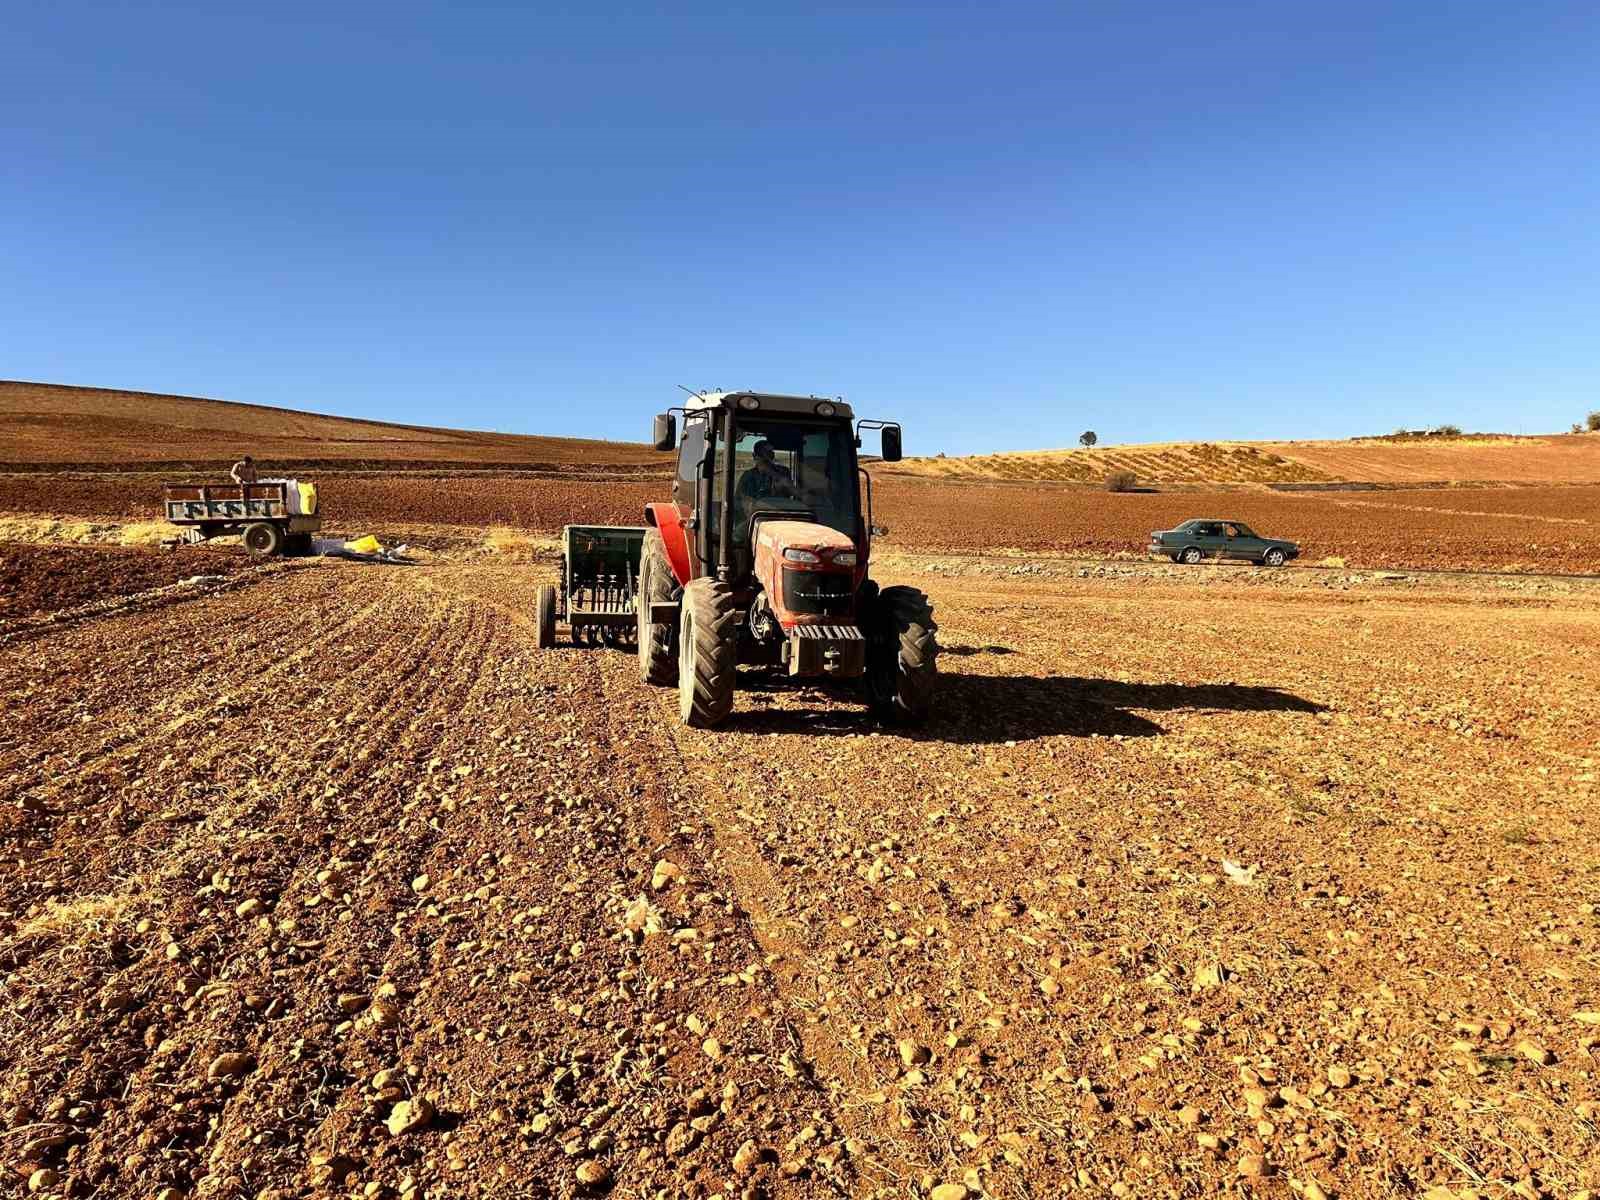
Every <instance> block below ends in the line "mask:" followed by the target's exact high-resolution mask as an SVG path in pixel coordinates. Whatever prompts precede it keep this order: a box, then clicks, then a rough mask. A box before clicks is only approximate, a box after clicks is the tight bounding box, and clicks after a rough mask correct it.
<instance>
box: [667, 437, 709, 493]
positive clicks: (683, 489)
mask: <svg viewBox="0 0 1600 1200" xmlns="http://www.w3.org/2000/svg"><path fill="white" fill-rule="evenodd" d="M705 452H706V422H705V419H704V418H701V419H699V420H695V419H693V418H691V419H689V420H687V421H685V422H684V426H683V441H682V443H680V445H679V447H678V477H677V479H675V480H674V481H673V484H672V499H673V500H674V501H675V502H676V503H678V504H682V505H686V506H688V507H690V508H693V507H694V489H695V484H696V482H697V481H698V473H699V470H700V460H701V458H703V457H704V456H705Z"/></svg>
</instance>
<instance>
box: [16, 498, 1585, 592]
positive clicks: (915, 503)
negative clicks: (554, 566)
mask: <svg viewBox="0 0 1600 1200" xmlns="http://www.w3.org/2000/svg"><path fill="white" fill-rule="evenodd" d="M320 479H321V484H322V486H321V491H322V496H323V505H324V511H325V512H326V514H327V519H328V520H329V521H330V522H332V523H334V524H335V525H336V526H337V527H338V528H339V529H341V530H343V531H347V532H367V531H373V532H377V533H379V534H380V535H391V536H393V537H396V538H400V539H404V540H411V541H417V540H421V541H423V542H428V541H429V540H430V539H432V540H434V541H438V540H440V539H443V540H446V541H449V542H453V543H459V542H460V541H461V540H463V538H465V539H466V540H469V541H472V540H479V539H481V536H482V531H483V529H485V528H487V527H490V526H509V527H512V528H515V529H522V530H528V531H531V532H535V533H541V534H553V533H556V532H559V531H560V529H561V527H562V526H563V525H566V524H619V523H620V524H630V525H631V524H637V523H639V522H640V521H641V520H642V519H643V513H644V505H645V503H646V502H647V501H649V500H656V499H660V498H662V497H664V496H666V495H667V494H668V485H667V483H666V482H665V481H664V480H652V481H638V480H626V479H618V480H606V481H598V480H557V479H548V478H529V477H526V476H518V475H503V476H492V475H480V476H439V477H429V476H420V475H396V476H371V475H343V474H330V475H326V476H321V477H320ZM874 494H875V497H876V501H877V510H876V511H877V514H878V516H879V518H880V519H881V520H882V522H883V523H885V524H887V525H888V526H889V529H890V534H889V543H890V544H892V545H894V546H897V547H900V548H906V549H927V550H939V551H960V552H972V551H980V552H982V551H991V550H1003V549H1013V550H1023V551H1030V552H1047V553H1056V554H1087V555H1096V556H1099V555H1128V554H1134V555H1138V554H1142V553H1143V551H1144V547H1145V545H1146V543H1147V542H1148V540H1149V534H1150V531H1151V530H1153V529H1164V528H1170V527H1171V526H1173V525H1175V524H1177V523H1178V522H1180V521H1183V520H1185V519H1187V518H1189V517H1197V516H1215V517H1230V518H1234V519H1238V520H1243V521H1246V522H1248V523H1250V524H1251V525H1253V526H1254V527H1255V528H1256V529H1258V530H1259V531H1261V532H1263V533H1268V534H1270V535H1272V536H1275V537H1287V538H1293V539H1295V540H1296V541H1299V542H1300V543H1301V544H1302V546H1303V547H1304V550H1305V555H1306V560H1307V561H1310V562H1316V561H1319V560H1321V559H1323V558H1326V557H1330V556H1331V557H1338V558H1344V559H1346V560H1347V561H1348V562H1349V563H1350V564H1352V565H1361V566H1374V567H1398V568H1429V567H1436V568H1473V569H1486V570H1501V569H1504V568H1512V569H1516V570H1524V571H1528V570H1533V571H1556V572H1597V571H1600V487H1592V486H1591V487H1558V488H1435V489H1427V490H1422V491H1408V492H1296V493H1278V492H1210V493H1208V492H1174V493H1165V492H1163V493H1132V494H1124V495H1113V494H1110V493H1107V492H1102V491H1094V490H1085V489H1079V488H1070V487H1060V486H1054V487H1053V486H1049V485H1036V486H1032V487H1025V486H1015V485H997V484H961V483H933V482H919V481H913V480H909V479H905V478H900V477H885V478H882V479H880V480H879V481H878V482H877V484H876V491H875V493H874ZM159 496H160V488H159V480H158V479H154V478H150V477H143V476H140V477H131V476H125V477H115V476H104V475H102V476H94V477H89V476H82V477H70V476H57V475H31V474H30V475H10V476H4V475H0V513H4V512H8V511H9V512H13V513H36V514H51V515H57V514H68V515H74V516H80V517H98V518H106V519H111V520H129V521H150V520H153V519H155V518H156V517H157V516H158V515H159ZM440 526H456V527H458V528H456V529H453V530H442V529H440V528H439V527H440ZM429 527H431V528H429Z"/></svg>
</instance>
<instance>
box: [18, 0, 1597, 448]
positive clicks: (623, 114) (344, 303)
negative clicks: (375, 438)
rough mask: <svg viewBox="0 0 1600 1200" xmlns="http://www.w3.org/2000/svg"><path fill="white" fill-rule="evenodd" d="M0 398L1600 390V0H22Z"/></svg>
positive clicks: (1228, 426)
mask: <svg viewBox="0 0 1600 1200" xmlns="http://www.w3.org/2000/svg"><path fill="white" fill-rule="evenodd" d="M5 24H6V35H5V37H4V39H3V40H0V272H3V274H0V279H3V283H0V377H6V378H24V379H38V380H46V381H52V382H69V383H81V384H94V385H101V386H110V387H129V388H136V389H144V390H151V391H173V392H182V393H188V394H195V395H208V396H218V397H222V398H226V399H235V400H249V401H255V402H259V403H267V404H281V405H287V406H290V407H298V408H310V409H316V410H320V411H329V412H339V413H346V414H351V415H360V416H372V417H382V418H387V419H393V420H402V421H411V422H422V423H429V424H445V425H461V426H471V427H478V428H493V429H505V430H515V431H521V432H539V433H563V434H574V435H589V436H600V437H613V438H616V437H621V438H628V439H630V440H639V439H642V438H643V437H644V436H646V433H647V430H648V419H649V416H650V414H651V413H652V412H653V411H655V410H657V409H659V408H661V407H664V406H665V405H667V404H669V403H672V402H673V400H674V397H675V396H676V395H678V393H677V392H676V389H675V385H676V384H679V383H683V384H687V385H690V386H692V387H753V388H761V389H766V390H775V391H799V392H815V393H818V394H842V395H844V396H845V397H846V398H848V399H850V400H852V401H853V402H854V403H855V405H856V406H857V409H858V411H860V412H861V413H863V414H864V415H872V416H881V417H894V418H898V419H901V420H902V421H904V422H905V424H906V429H907V436H906V444H907V452H908V453H934V452H937V451H941V450H943V451H947V452H950V453H966V452H977V451H985V450H993V449H1005V448H1027V447H1044V446H1059V445H1066V444H1070V443H1072V442H1073V441H1075V439H1076V437H1077V435H1078V433H1079V432H1080V431H1081V430H1083V429H1085V428H1093V429H1095V430H1097V431H1098V432H1099V433H1100V435H1101V438H1102V440H1103V441H1147V440H1164V439H1169V438H1191V437H1216V438H1224V437H1271V436H1341V435H1346V434H1354V433H1367V432H1385V431H1388V430H1390V429H1393V428H1395V427H1397V426H1401V425H1405V426H1412V425H1418V426H1420V425H1426V424H1430V423H1437V422H1442V421H1454V422H1456V423H1458V424H1461V425H1463V426H1466V427H1468V428H1478V429H1495V430H1511V431H1537V430H1552V429H1564V428H1566V426H1567V425H1568V424H1570V423H1571V422H1572V421H1575V420H1578V419H1579V418H1580V417H1581V416H1582V415H1583V413H1585V412H1587V411H1588V410H1589V409H1591V408H1595V407H1600V367H1597V359H1596V349H1597V346H1600V166H1597V159H1600V156H1597V154H1596V149H1597V138H1596V131H1597V130H1600V71H1597V70H1596V69H1595V67H1596V63H1597V62H1600V7H1597V6H1595V5H1593V4H1592V3H1577V4H1570V5H1561V4H1541V3H1529V4H1506V3H1504V2H1503V0H1499V2H1496V3H1475V2H1466V0H1463V2H1446V0H1435V2H1424V3H1410V2H1406V3H1399V2H1397V3H1392V4H1366V3H1359V2H1351V0H1338V2H1336V3H1321V2H1317V0H1306V2H1298V0H1297V2H1294V3H1281V2H1279V0H1272V2H1268V3H1259V4H1230V3H1206V4H1193V3H1188V2H1184V3H1172V4H1153V3H1145V4H1141V3H1110V2H1107V3H1094V4H1089V3H1084V4H1071V3H1066V4H1055V5H1038V6H1034V5H1004V4H996V5H976V4H974V5H967V6H961V5H939V4H935V5H915V6H912V5H907V6H904V7H887V6H870V7H862V6H854V5H852V6H840V7H827V6H820V5H808V6H804V7H800V6H795V7H793V8H784V7H780V6H775V5H752V6H733V5H729V6H725V7H723V6H709V5H694V4H688V5H678V6H666V5H663V6H660V7H634V6H616V5H613V6H605V5H585V6H572V7H552V6H541V5H523V4H505V5H475V4H454V5H450V6H446V5H443V4H440V5H414V4H407V3H384V4H381V5H380V4H367V3H363V2H359V0H358V2H352V3H342V4H337V5H330V4H325V3H323V4H317V5H301V4H298V3H277V4H274V5H270V6H268V5H256V6H251V7H250V8H246V7H245V6H241V5H231V4H226V3H224V4H217V3H206V4H182V3H161V4H155V3H147V4H104V5H93V4H74V3H70V2H61V3H43V2H33V0H23V2H20V3H13V4H9V5H8V6H7V17H6V22H5Z"/></svg>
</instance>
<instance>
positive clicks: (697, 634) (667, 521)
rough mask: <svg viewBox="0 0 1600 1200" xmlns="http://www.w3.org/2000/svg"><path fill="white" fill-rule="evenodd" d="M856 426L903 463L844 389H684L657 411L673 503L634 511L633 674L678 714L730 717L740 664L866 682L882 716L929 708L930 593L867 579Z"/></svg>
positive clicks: (891, 431)
mask: <svg viewBox="0 0 1600 1200" xmlns="http://www.w3.org/2000/svg"><path fill="white" fill-rule="evenodd" d="M679 415H681V416H682V418H683V437H682V439H681V441H680V440H679V438H678V429H677V418H678V416H679ZM865 429H878V430H881V435H880V436H881V439H882V458H883V460H884V461H886V462H896V461H898V460H899V458H900V451H901V447H900V427H899V426H898V425H897V424H893V423H889V422H882V421H860V422H857V421H856V420H855V417H854V414H853V413H852V412H851V410H850V407H849V405H847V404H845V403H844V402H843V401H840V400H827V399H821V398H819V397H816V396H782V395H773V394H767V393H760V392H717V393H710V394H692V395H691V397H690V399H689V402H688V403H687V404H685V405H683V406H682V407H681V408H675V409H672V410H669V411H668V412H666V413H663V414H661V415H660V416H658V417H657V418H656V420H655V426H654V430H653V433H654V437H653V441H654V444H655V446H656V448H657V449H658V450H671V449H674V448H675V449H677V451H678V465H677V471H676V474H675V477H674V480H673V488H672V499H671V500H670V501H660V502H657V503H652V504H649V505H647V506H646V512H645V522H646V526H647V532H646V535H645V547H644V554H643V558H642V561H641V565H640V576H639V599H638V614H639V635H640V640H639V660H640V671H641V674H642V675H643V677H644V678H645V679H646V680H648V681H650V682H654V683H662V684H665V683H671V682H677V683H678V684H679V688H680V709H681V710H682V713H683V717H684V720H685V721H687V722H688V723H690V724H707V725H709V724H715V723H717V722H718V721H720V720H721V719H722V717H724V716H726V714H727V712H728V710H729V709H730V708H731V706H732V685H733V677H734V674H735V670H734V668H735V666H736V665H737V664H739V663H744V664H759V665H767V666H778V667H782V668H784V669H786V670H787V672H788V673H789V674H791V675H822V676H828V677H832V678H839V679H844V678H856V679H865V680H866V682H867V689H868V693H869V697H868V698H869V700H870V701H872V702H873V705H874V707H875V708H876V709H878V710H879V711H880V712H883V713H884V714H885V715H889V716H893V717H897V718H904V719H915V718H918V717H920V716H922V715H923V714H924V713H925V711H926V707H927V691H928V687H929V686H930V684H929V680H931V676H932V672H933V655H934V648H933V640H932V633H933V622H932V614H931V612H930V611H928V608H927V601H926V598H925V597H923V596H922V594H921V593H920V592H915V590H914V589H908V588H890V589H886V590H885V591H883V592H882V593H881V594H880V592H879V589H878V588H877V586H876V585H875V584H874V583H872V582H871V580H870V579H869V576H868V559H869V557H870V552H871V539H872V533H873V528H872V490H871V479H870V477H869V476H868V475H867V474H866V472H865V471H863V470H862V469H861V467H860V465H859V464H858V462H857V450H858V449H859V447H860V445H861V432H862V430H865ZM913 597H914V599H913ZM913 609H914V610H915V612H912V611H911V610H913ZM891 610H893V611H894V612H897V613H900V617H896V616H893V615H891ZM901 610H904V611H903V612H902V611H901ZM906 613H910V616H906ZM902 617H903V618H904V619H905V620H906V621H911V623H912V624H915V625H916V627H917V629H918V631H919V632H918V634H917V635H916V637H915V638H914V640H915V641H916V642H917V645H916V647H915V653H914V657H915V658H916V659H917V673H916V674H915V677H914V678H913V679H912V680H911V682H910V684H909V685H907V684H906V682H905V681H904V680H903V679H902V678H901V674H902V673H901V671H900V665H899V651H898V649H897V648H896V647H895V646H891V645H890V642H891V641H893V642H896V643H897V641H898V638H899V637H900V632H899V629H898V626H896V622H897V621H900V620H901V618H902ZM912 618H916V619H915V620H913V619H912ZM902 623H903V622H902ZM890 626H896V627H895V629H894V630H893V631H892V632H891V630H890ZM891 663H892V664H893V665H892V666H891V665H890V664H891ZM924 663H925V669H924Z"/></svg>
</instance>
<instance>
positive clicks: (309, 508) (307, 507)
mask: <svg viewBox="0 0 1600 1200" xmlns="http://www.w3.org/2000/svg"><path fill="white" fill-rule="evenodd" d="M300 511H301V512H303V513H304V514H305V515H306V516H308V517H312V516H315V515H316V512H317V485H316V484H314V483H302V484H301V485H300Z"/></svg>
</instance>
